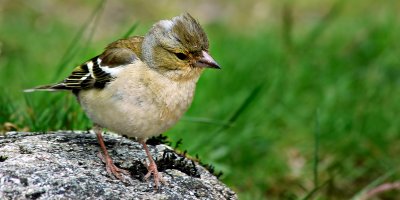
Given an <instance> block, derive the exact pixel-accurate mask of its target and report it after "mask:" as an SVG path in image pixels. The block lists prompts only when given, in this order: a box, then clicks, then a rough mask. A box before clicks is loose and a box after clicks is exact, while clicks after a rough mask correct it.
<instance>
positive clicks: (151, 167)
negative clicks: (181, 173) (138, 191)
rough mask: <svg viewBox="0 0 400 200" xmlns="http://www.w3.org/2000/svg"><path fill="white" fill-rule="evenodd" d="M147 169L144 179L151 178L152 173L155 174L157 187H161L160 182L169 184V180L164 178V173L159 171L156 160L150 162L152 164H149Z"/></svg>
mask: <svg viewBox="0 0 400 200" xmlns="http://www.w3.org/2000/svg"><path fill="white" fill-rule="evenodd" d="M147 170H148V172H147V174H146V175H145V176H144V179H145V180H146V181H147V180H148V179H149V178H150V176H151V174H153V178H154V184H155V186H156V189H158V188H159V187H160V183H162V184H164V185H167V182H166V181H165V180H164V178H163V177H162V175H161V174H160V173H159V172H158V170H157V165H156V163H154V162H152V163H150V165H149V166H147Z"/></svg>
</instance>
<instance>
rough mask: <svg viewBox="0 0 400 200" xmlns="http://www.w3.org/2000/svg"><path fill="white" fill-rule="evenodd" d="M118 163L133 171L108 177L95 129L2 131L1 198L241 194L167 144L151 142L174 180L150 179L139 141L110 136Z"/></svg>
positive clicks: (111, 150)
mask: <svg viewBox="0 0 400 200" xmlns="http://www.w3.org/2000/svg"><path fill="white" fill-rule="evenodd" d="M104 139H105V143H106V146H107V148H108V151H109V153H110V154H111V157H112V158H113V160H114V162H115V164H116V165H117V166H119V167H121V168H124V169H127V170H129V171H130V172H131V176H130V177H127V179H126V180H127V181H126V182H125V183H124V182H122V181H120V180H116V179H113V178H111V177H109V176H108V174H107V172H106V171H105V166H104V164H103V163H102V162H101V160H100V159H99V158H98V157H97V153H98V152H99V147H98V144H97V140H96V136H95V135H94V134H93V133H89V132H66V131H59V132H49V133H46V134H43V133H21V132H10V133H7V134H6V136H0V199H237V197H236V194H235V193H234V192H233V191H232V190H230V189H229V188H228V187H226V186H225V185H224V184H223V183H221V182H220V181H219V180H218V179H217V178H216V177H215V176H213V175H212V174H210V173H209V172H208V171H207V170H206V169H205V168H203V167H202V166H200V165H198V164H197V163H196V162H193V161H192V160H190V159H188V158H185V157H182V156H181V155H179V154H177V153H175V152H174V151H173V150H172V149H171V148H170V147H168V146H166V145H161V144H160V145H157V146H153V145H149V148H150V151H151V153H152V154H153V157H155V158H156V159H157V160H158V161H157V164H158V165H159V170H160V171H161V172H162V175H163V177H164V179H165V180H166V182H167V183H168V185H163V186H161V188H160V189H159V190H155V189H154V186H153V180H152V179H151V180H149V181H144V180H143V176H144V174H145V173H146V172H147V169H146V167H145V159H146V155H145V152H144V150H143V149H142V147H141V145H140V144H138V143H137V142H135V141H132V140H129V139H126V138H123V137H119V136H114V135H105V137H104Z"/></svg>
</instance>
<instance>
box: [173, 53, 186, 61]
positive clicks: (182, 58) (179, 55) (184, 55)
mask: <svg viewBox="0 0 400 200" xmlns="http://www.w3.org/2000/svg"><path fill="white" fill-rule="evenodd" d="M175 55H176V57H177V58H179V59H180V60H185V59H186V58H187V55H186V54H184V53H175Z"/></svg>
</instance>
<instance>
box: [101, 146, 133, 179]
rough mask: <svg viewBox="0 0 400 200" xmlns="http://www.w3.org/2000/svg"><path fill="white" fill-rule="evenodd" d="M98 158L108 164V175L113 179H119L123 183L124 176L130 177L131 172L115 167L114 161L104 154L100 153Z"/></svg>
mask: <svg viewBox="0 0 400 200" xmlns="http://www.w3.org/2000/svg"><path fill="white" fill-rule="evenodd" d="M98 156H99V158H100V159H101V160H102V161H103V162H104V163H105V164H106V170H107V173H108V175H110V176H111V177H114V178H117V179H119V180H121V181H125V178H124V176H123V175H122V174H125V175H130V173H129V171H127V170H124V169H121V168H119V167H117V166H115V165H114V162H113V161H112V159H111V158H110V157H106V156H103V154H101V153H100V152H99V154H98Z"/></svg>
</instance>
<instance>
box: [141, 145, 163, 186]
mask: <svg viewBox="0 0 400 200" xmlns="http://www.w3.org/2000/svg"><path fill="white" fill-rule="evenodd" d="M139 143H140V144H142V145H143V148H144V150H145V151H146V155H147V158H148V159H149V165H148V166H147V170H148V172H147V174H146V175H145V176H144V178H145V179H146V180H147V179H148V178H149V177H150V176H151V174H153V177H154V183H155V185H156V188H157V189H158V187H159V186H160V182H161V183H163V184H166V182H165V181H164V179H163V177H162V176H161V174H160V173H159V172H158V170H157V165H156V163H155V162H154V160H153V157H152V156H151V154H150V151H149V149H148V148H147V145H146V140H143V139H139Z"/></svg>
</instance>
